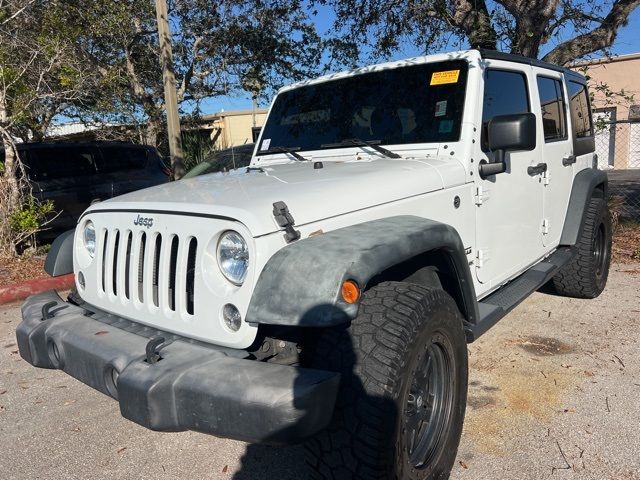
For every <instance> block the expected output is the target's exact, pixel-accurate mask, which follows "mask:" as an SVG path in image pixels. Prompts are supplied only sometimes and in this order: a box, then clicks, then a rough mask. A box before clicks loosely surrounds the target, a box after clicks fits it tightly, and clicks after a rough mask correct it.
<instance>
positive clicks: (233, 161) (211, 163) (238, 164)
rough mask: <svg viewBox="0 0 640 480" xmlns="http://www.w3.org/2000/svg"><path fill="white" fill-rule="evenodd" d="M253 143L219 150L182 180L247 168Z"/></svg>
mask: <svg viewBox="0 0 640 480" xmlns="http://www.w3.org/2000/svg"><path fill="white" fill-rule="evenodd" d="M254 145H255V144H254V143H249V144H246V145H240V146H238V147H231V148H227V149H225V150H220V151H219V152H215V153H213V154H212V155H210V156H209V157H208V158H207V159H206V160H204V161H203V162H201V163H199V164H198V165H196V166H195V167H193V168H192V169H191V170H189V171H188V172H187V173H186V174H185V175H184V176H183V177H182V178H191V177H197V176H198V175H205V174H207V173H215V172H226V171H228V170H233V169H234V168H242V167H247V166H249V164H250V163H251V155H252V153H253V148H254Z"/></svg>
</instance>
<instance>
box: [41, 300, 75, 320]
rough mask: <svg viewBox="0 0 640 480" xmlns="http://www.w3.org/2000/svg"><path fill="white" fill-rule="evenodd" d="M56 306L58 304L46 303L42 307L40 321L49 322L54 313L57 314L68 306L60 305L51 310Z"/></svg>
mask: <svg viewBox="0 0 640 480" xmlns="http://www.w3.org/2000/svg"><path fill="white" fill-rule="evenodd" d="M56 305H58V302H47V303H45V304H44V305H43V306H42V320H41V321H45V320H49V319H50V318H53V317H55V316H56V313H58V312H59V311H60V310H64V309H65V308H67V307H68V306H69V305H60V306H59V307H58V308H53V307H55V306H56Z"/></svg>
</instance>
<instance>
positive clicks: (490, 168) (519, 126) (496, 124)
mask: <svg viewBox="0 0 640 480" xmlns="http://www.w3.org/2000/svg"><path fill="white" fill-rule="evenodd" d="M487 145H488V147H489V150H491V151H492V152H494V153H495V159H494V161H493V162H490V163H488V162H480V177H482V178H483V179H484V178H487V177H488V176H491V175H495V174H497V173H503V172H504V171H505V170H506V169H507V165H506V163H505V161H504V155H505V153H506V152H508V151H517V150H533V149H534V148H536V116H535V115H534V114H533V113H517V114H514V115H499V116H497V117H493V118H492V119H491V120H489V123H488V124H487Z"/></svg>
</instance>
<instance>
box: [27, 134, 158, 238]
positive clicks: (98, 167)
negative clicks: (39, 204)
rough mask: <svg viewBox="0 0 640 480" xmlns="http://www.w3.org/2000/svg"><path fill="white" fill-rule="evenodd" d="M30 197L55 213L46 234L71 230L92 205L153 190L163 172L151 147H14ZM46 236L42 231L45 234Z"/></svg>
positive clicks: (102, 144) (108, 144)
mask: <svg viewBox="0 0 640 480" xmlns="http://www.w3.org/2000/svg"><path fill="white" fill-rule="evenodd" d="M18 152H19V154H20V158H21V159H22V161H23V163H24V166H25V170H26V173H27V177H28V179H29V183H30V184H31V186H32V189H33V195H34V196H35V197H36V198H38V199H39V200H43V201H44V200H52V201H53V202H54V209H55V211H56V212H59V215H58V216H57V217H56V218H55V220H53V221H52V222H51V223H50V224H49V225H48V226H47V227H48V232H54V231H60V230H68V229H70V228H75V225H76V221H77V220H78V218H79V217H80V215H81V214H82V212H84V211H85V210H86V208H87V207H88V206H89V205H90V204H91V203H94V202H97V201H101V200H105V199H107V198H111V197H115V196H118V195H122V194H124V193H128V192H132V191H134V190H140V189H142V188H146V187H152V186H154V185H158V184H160V183H163V182H166V181H167V180H168V178H169V177H168V175H167V174H168V173H169V172H168V171H167V170H166V168H165V167H164V164H163V162H162V160H161V158H160V156H159V155H158V152H157V151H156V150H155V149H154V148H152V147H147V146H143V145H134V144H129V143H114V142H92V143H26V144H19V145H18ZM48 232H47V233H48Z"/></svg>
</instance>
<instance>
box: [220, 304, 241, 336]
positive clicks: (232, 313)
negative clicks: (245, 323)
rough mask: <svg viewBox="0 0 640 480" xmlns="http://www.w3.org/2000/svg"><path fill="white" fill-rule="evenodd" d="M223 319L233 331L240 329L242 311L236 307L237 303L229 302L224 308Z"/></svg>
mask: <svg viewBox="0 0 640 480" xmlns="http://www.w3.org/2000/svg"><path fill="white" fill-rule="evenodd" d="M222 319H223V320H224V324H225V325H226V326H227V328H228V329H229V330H231V331H232V332H237V331H238V330H240V325H241V324H242V316H241V315H240V312H239V311H238V309H237V308H236V307H235V305H231V304H230V303H227V304H226V305H225V306H224V307H223V308H222Z"/></svg>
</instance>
